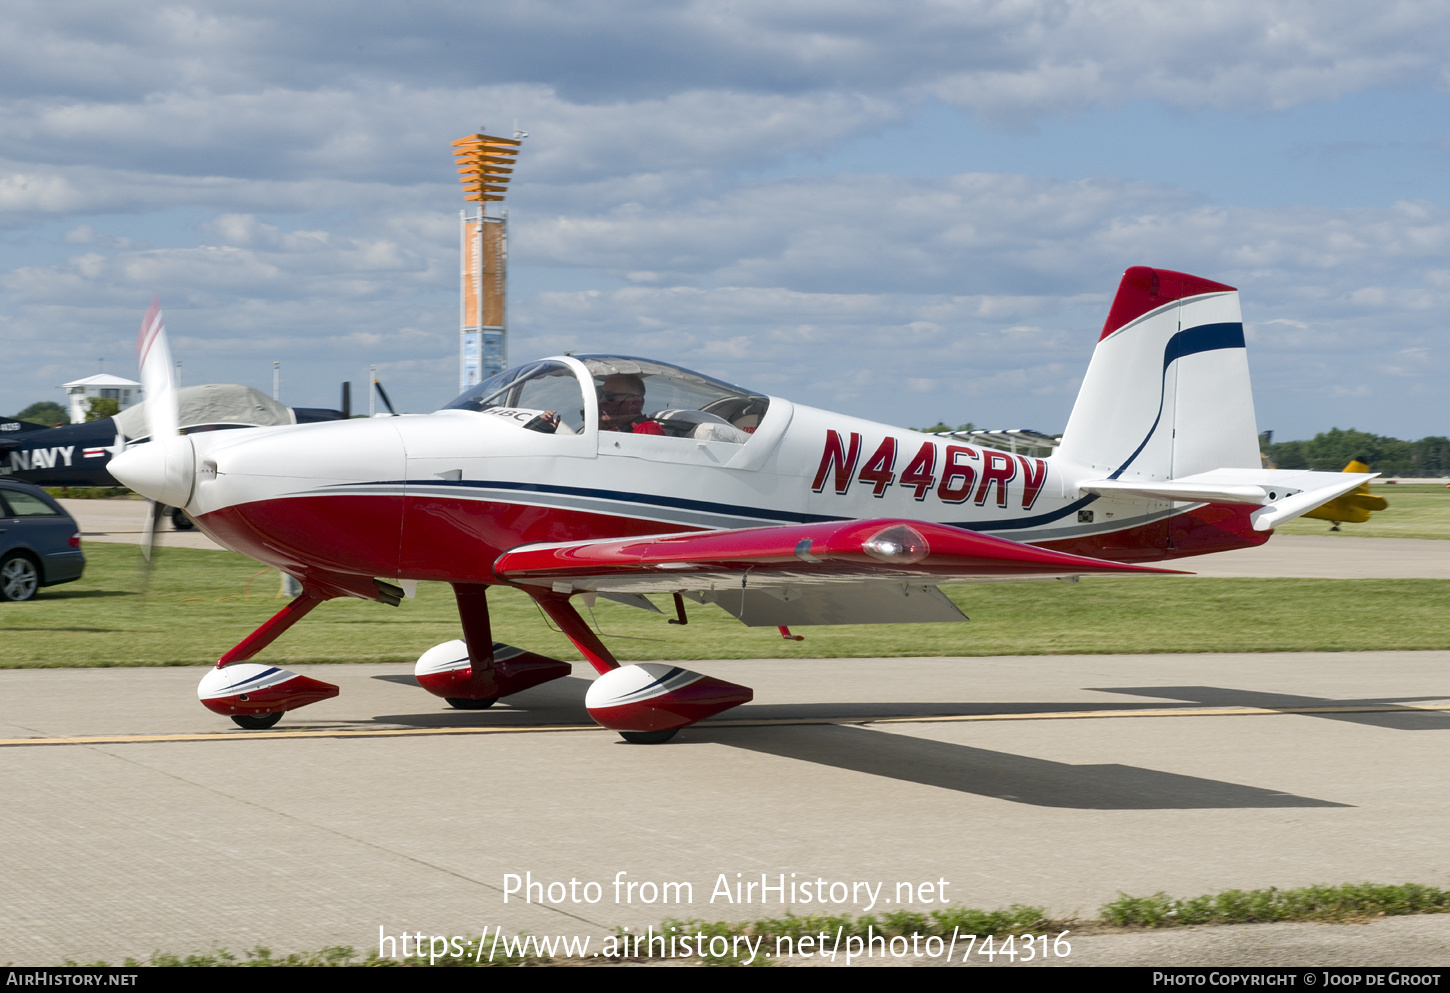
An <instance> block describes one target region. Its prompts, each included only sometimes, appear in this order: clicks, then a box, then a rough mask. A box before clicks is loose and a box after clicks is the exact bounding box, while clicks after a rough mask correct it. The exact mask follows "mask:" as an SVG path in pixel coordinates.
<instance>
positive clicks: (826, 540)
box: [494, 518, 1176, 626]
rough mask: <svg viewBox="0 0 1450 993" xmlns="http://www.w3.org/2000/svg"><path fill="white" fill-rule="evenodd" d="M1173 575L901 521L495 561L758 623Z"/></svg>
mask: <svg viewBox="0 0 1450 993" xmlns="http://www.w3.org/2000/svg"><path fill="white" fill-rule="evenodd" d="M1175 571H1176V570H1171V569H1154V568H1150V567H1144V566H1133V565H1125V564H1123V563H1118V562H1107V561H1103V560H1100V559H1091V558H1085V557H1083V556H1079V555H1071V554H1068V553H1065V552H1056V551H1052V550H1050V549H1045V548H1037V547H1035V546H1032V545H1025V544H1022V543H1021V542H1016V541H1009V540H1007V539H1005V538H997V537H993V536H990V535H983V534H976V533H974V532H971V531H963V530H961V529H959V528H953V527H947V526H945V525H941V524H929V523H926V522H924V521H909V520H899V519H892V518H886V519H878V520H856V521H832V522H826V523H820V524H797V525H789V526H784V527H763V528H743V529H737V530H727V531H694V532H690V533H687V534H671V535H651V536H647V537H640V538H620V539H611V540H604V541H585V542H561V543H557V544H537V545H525V546H522V547H520V548H516V549H513V550H512V551H508V552H505V553H504V554H503V555H501V556H499V558H498V559H497V561H495V563H494V572H495V574H497V575H498V577H499V578H500V579H503V580H506V581H508V582H512V583H519V584H523V585H527V586H546V587H549V588H551V589H553V590H554V591H556V592H559V593H575V592H586V593H604V594H639V593H682V594H685V595H686V596H689V597H691V599H694V600H696V601H697V602H700V603H716V604H718V605H719V606H721V607H722V608H724V609H725V610H727V611H728V612H730V613H732V614H734V615H735V616H737V617H739V618H740V619H741V620H742V621H744V622H745V623H746V624H749V625H752V626H767V625H779V624H785V625H790V624H879V623H904V622H910V621H960V620H965V619H966V618H965V617H964V616H963V615H962V614H961V612H960V611H959V610H957V608H956V606H955V605H954V604H952V602H951V601H950V600H948V599H947V598H946V596H945V595H944V594H942V592H941V591H940V590H938V589H937V588H936V584H938V583H962V582H991V581H1000V580H1012V579H1044V578H1052V577H1065V576H1081V575H1089V574H1124V573H1171V572H1175Z"/></svg>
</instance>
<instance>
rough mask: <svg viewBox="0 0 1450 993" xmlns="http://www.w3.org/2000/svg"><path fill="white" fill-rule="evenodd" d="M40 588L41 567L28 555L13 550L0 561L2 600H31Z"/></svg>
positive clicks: (0, 595) (0, 594) (0, 592)
mask: <svg viewBox="0 0 1450 993" xmlns="http://www.w3.org/2000/svg"><path fill="white" fill-rule="evenodd" d="M39 589H40V568H39V567H38V566H37V565H36V564H35V562H34V561H32V560H31V558H30V557H29V556H27V555H22V554H21V553H19V552H12V553H11V554H9V555H7V556H5V559H4V561H0V600H11V601H15V602H19V601H21V600H30V599H33V598H34V597H35V593H36V591H37V590H39Z"/></svg>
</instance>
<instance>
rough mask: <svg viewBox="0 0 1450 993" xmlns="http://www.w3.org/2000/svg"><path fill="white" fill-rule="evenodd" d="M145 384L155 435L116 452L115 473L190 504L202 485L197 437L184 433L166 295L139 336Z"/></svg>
mask: <svg viewBox="0 0 1450 993" xmlns="http://www.w3.org/2000/svg"><path fill="white" fill-rule="evenodd" d="M136 351H137V353H138V357H139V359H140V365H141V384H142V387H143V388H144V389H145V391H146V422H147V428H148V430H149V431H150V433H151V441H150V442H149V443H148V444H145V445H128V446H127V449H126V450H125V451H123V452H119V453H117V454H116V455H114V456H112V458H111V461H110V464H109V465H108V466H107V468H108V469H109V470H110V472H111V475H112V476H115V477H116V479H117V480H118V481H119V482H120V483H121V485H122V486H129V487H130V488H131V489H133V490H135V491H136V492H137V493H140V494H141V495H142V496H144V497H146V498H147V499H149V500H157V501H159V502H161V503H163V504H166V505H168V506H172V507H183V508H184V507H185V506H186V505H187V503H188V502H190V500H191V491H192V489H193V487H194V486H195V485H196V463H195V452H194V450H193V448H192V443H191V439H190V438H188V437H186V436H185V435H183V434H182V433H181V427H180V423H181V415H180V412H179V410H178V406H177V395H176V367H175V366H174V365H172V363H171V347H170V345H168V344H167V342H166V327H165V325H164V323H163V322H162V320H161V299H160V297H157V298H156V299H154V300H152V301H151V307H150V309H148V310H147V311H146V317H145V318H144V319H143V320H142V321H141V333H140V334H139V335H137V337H136Z"/></svg>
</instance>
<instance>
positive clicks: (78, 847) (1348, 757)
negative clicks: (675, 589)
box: [0, 501, 1450, 965]
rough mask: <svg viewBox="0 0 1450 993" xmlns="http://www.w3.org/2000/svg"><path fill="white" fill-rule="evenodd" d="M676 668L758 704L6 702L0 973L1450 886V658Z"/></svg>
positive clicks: (324, 673)
mask: <svg viewBox="0 0 1450 993" xmlns="http://www.w3.org/2000/svg"><path fill="white" fill-rule="evenodd" d="M75 504H81V505H83V506H81V507H79V508H77V507H75V506H74V505H75ZM86 504H89V505H90V506H88V507H87V506H84V505H86ZM68 507H71V508H72V512H73V513H77V511H79V513H77V516H78V518H79V520H80V522H81V527H82V530H83V531H87V532H104V533H103V534H97V533H88V534H87V539H88V540H107V539H110V540H136V537H137V536H138V534H139V525H140V520H141V515H142V514H144V507H145V505H144V504H131V505H127V504H125V503H124V502H122V501H113V502H104V503H102V502H96V501H73V502H70V503H68ZM108 514H109V515H110V516H109V517H107V516H106V515H108ZM128 515H129V516H128ZM133 518H134V520H132V519H133ZM164 539H165V540H176V539H181V540H182V541H183V542H184V543H188V544H191V543H195V545H194V547H206V546H207V545H209V544H210V543H209V541H208V540H207V539H206V538H205V537H204V536H200V535H194V534H193V535H174V534H171V533H167V534H166V535H165V536H164ZM203 542H204V543H206V544H205V545H203V544H200V543H203ZM1348 552H1352V553H1351V554H1347V553H1348ZM1185 564H1187V565H1188V567H1189V568H1193V569H1195V570H1196V571H1198V572H1199V573H1200V574H1202V575H1251V576H1264V575H1303V576H1324V577H1345V578H1351V577H1358V576H1377V577H1387V578H1395V577H1400V576H1410V577H1431V578H1450V545H1447V544H1445V543H1441V542H1428V541H1426V542H1416V541H1408V540H1374V539H1342V538H1338V537H1333V538H1331V537H1322V538H1321V537H1312V536H1281V537H1276V538H1275V539H1274V540H1273V541H1271V542H1270V543H1269V544H1268V545H1266V546H1264V547H1262V548H1258V549H1251V550H1247V551H1244V552H1237V553H1229V554H1225V555H1220V556H1213V557H1205V558H1201V559H1191V560H1186V563H1185ZM1386 623H1393V619H1392V618H1387V619H1386ZM691 667H692V668H696V669H698V670H699V671H702V672H706V673H709V674H711V675H716V676H721V677H723V678H725V679H730V680H733V681H735V682H740V683H744V684H746V685H749V686H752V687H753V688H754V689H755V702H754V703H752V704H749V705H747V706H744V707H741V708H738V709H736V710H734V711H731V712H729V713H728V714H726V715H723V718H724V719H722V720H716V721H712V722H709V723H707V724H705V725H701V726H699V727H696V728H692V729H688V730H686V731H685V732H682V733H681V735H680V736H679V737H678V738H677V739H676V740H675V741H674V742H671V743H669V744H667V745H660V746H632V745H627V744H624V743H623V742H621V741H620V740H619V739H618V738H617V737H616V736H615V735H613V734H612V733H610V732H607V731H603V730H601V729H598V728H595V727H593V725H592V722H590V721H589V719H588V715H587V713H586V712H585V711H584V708H583V697H584V690H585V688H586V685H587V677H588V670H587V668H586V667H584V666H582V665H579V666H576V668H575V675H574V676H572V677H570V678H567V679H563V680H559V681H557V682H554V683H550V684H547V685H545V686H542V687H538V688H536V689H534V690H530V691H528V692H526V693H523V694H520V695H518V696H517V697H514V698H511V699H510V700H508V701H505V702H504V703H501V704H499V705H498V706H496V707H495V708H493V709H491V710H487V711H481V712H461V711H453V710H450V709H448V708H447V707H446V706H445V705H444V704H443V702H442V701H440V700H437V699H435V698H433V697H431V696H429V695H428V694H426V693H424V692H423V691H422V690H421V689H419V688H418V687H417V686H416V685H414V684H413V681H412V678H411V675H410V667H408V666H385V665H377V666H344V665H338V666H318V667H312V668H309V669H308V670H307V671H308V672H309V674H312V675H315V676H318V677H320V678H323V679H326V680H328V681H330V682H335V683H337V684H339V685H340V686H341V687H342V694H341V696H339V697H338V698H336V699H334V700H329V701H324V702H323V703H320V704H317V705H314V706H312V707H308V708H306V709H304V710H302V711H298V712H295V713H294V714H292V715H289V716H288V717H287V718H286V719H284V721H283V722H282V723H281V724H280V725H278V726H277V728H275V729H274V730H273V731H271V732H267V733H260V734H259V733H249V732H243V731H240V730H239V729H236V728H233V727H232V726H231V725H230V723H229V722H227V721H225V720H224V719H222V718H218V717H216V716H214V715H212V714H210V713H209V712H207V711H206V710H204V709H203V708H202V707H201V706H200V705H199V704H198V703H197V701H196V697H195V686H196V683H197V681H198V680H199V679H200V677H201V670H197V669H91V670H26V671H14V670H11V671H0V741H3V744H0V796H3V797H4V799H5V802H4V803H3V804H0V830H3V837H4V839H5V843H4V844H3V845H0V962H14V963H23V964H53V963H58V962H60V961H62V960H64V959H66V958H72V959H75V960H79V961H90V960H95V959H106V960H109V961H112V962H117V961H119V960H121V959H122V958H124V957H126V956H136V957H142V958H144V957H145V956H147V955H149V954H150V953H152V952H153V951H156V950H162V951H168V952H174V953H182V954H185V953H190V952H196V951H206V950H209V949H213V948H218V947H224V948H228V949H230V950H232V951H233V952H242V951H245V950H246V949H249V948H253V947H255V946H258V945H264V946H267V947H269V948H271V949H272V950H273V951H274V952H279V953H280V952H288V951H297V950H315V949H319V948H322V947H324V946H327V945H336V944H346V945H352V946H354V947H356V948H359V949H362V950H364V951H371V950H376V949H377V947H378V940H379V936H380V933H381V935H382V936H384V937H392V938H394V939H396V938H398V936H400V935H401V934H403V933H404V932H407V933H409V934H422V935H425V936H431V935H445V936H453V935H459V936H462V937H464V938H476V937H477V935H478V934H479V933H480V932H481V931H482V930H483V929H485V928H487V929H489V930H490V932H494V929H497V928H501V929H502V934H503V935H505V936H514V935H516V934H518V933H520V932H523V933H527V934H532V935H537V936H542V937H551V936H560V935H562V936H568V937H578V938H581V939H582V938H585V937H587V938H589V939H590V940H591V941H592V942H593V944H592V946H591V947H592V949H599V948H600V947H601V945H600V942H601V941H602V939H603V938H604V936H605V935H607V934H608V933H610V932H611V931H613V930H614V929H615V928H616V927H624V926H627V927H630V928H632V929H634V932H633V933H638V930H639V929H641V928H648V927H649V926H650V925H658V924H659V923H660V922H661V921H664V920H665V919H667V918H675V919H687V918H703V919H709V920H718V919H746V918H759V917H775V916H780V915H781V914H782V913H784V912H787V911H791V912H794V913H797V914H810V913H817V912H820V911H821V910H822V909H824V910H826V911H828V912H831V913H842V912H844V913H853V914H861V913H866V912H873V913H880V912H883V911H891V910H894V909H898V908H900V907H901V906H902V905H903V904H905V905H906V906H909V907H911V908H913V909H917V910H930V909H932V908H934V907H940V906H941V905H942V903H943V902H945V903H950V904H958V905H967V906H975V907H983V908H995V907H999V906H1005V905H1008V904H1012V903H1027V904H1036V905H1040V906H1043V907H1045V908H1047V910H1048V911H1049V912H1050V913H1052V914H1054V915H1057V916H1062V917H1070V916H1086V917H1092V916H1095V915H1096V912H1097V908H1098V907H1099V906H1101V904H1103V903H1104V902H1105V901H1108V900H1111V899H1113V898H1114V897H1116V896H1117V895H1118V894H1119V893H1120V892H1126V893H1129V894H1134V895H1148V894H1152V893H1155V892H1159V891H1165V892H1167V893H1170V894H1172V895H1176V896H1192V895H1199V894H1203V893H1211V892H1217V891H1222V890H1225V889H1229V888H1244V889H1249V888H1259V887H1266V886H1279V887H1293V886H1305V885H1313V884H1321V883H1343V882H1358V881H1365V880H1370V881H1376V882H1387V883H1400V882H1417V883H1423V884H1427V885H1434V886H1446V885H1447V884H1450V854H1447V852H1450V850H1447V849H1446V847H1445V845H1444V824H1445V823H1446V822H1447V819H1450V790H1447V789H1446V785H1447V774H1446V766H1445V762H1444V757H1443V754H1444V743H1445V741H1446V740H1447V738H1446V736H1447V735H1450V652H1361V653H1344V654H1293V653H1280V654H1261V655H1166V656H1163V655H1160V656H1145V655H1124V656H1101V655H1099V656H1057V657H1028V658H976V659H951V658H933V659H886V660H873V659H839V660H812V661H770V660H765V661H723V662H700V663H691ZM528 882H535V883H539V884H541V886H540V888H539V889H538V890H537V891H535V894H534V899H533V900H532V901H529V900H527V899H524V898H522V897H521V896H520V895H519V894H513V893H507V892H506V891H507V890H508V889H509V888H510V887H511V886H515V885H522V886H526V885H527V883H528ZM762 882H764V883H766V884H768V885H769V886H771V887H776V886H784V887H785V889H784V890H783V891H782V890H775V889H772V890H769V891H765V892H764V893H762V890H761V886H760V884H761V883H762ZM750 883H754V884H756V885H755V886H754V887H753V889H751V888H749V886H748V884H750ZM550 884H558V885H555V886H554V887H553V889H552V890H550V889H549V887H550ZM588 884H596V886H597V888H590V886H589V885H588ZM631 884H635V885H634V888H633V889H631V888H630V885H631ZM645 884H650V885H645ZM666 884H675V885H674V886H673V887H669V888H666ZM806 884H809V886H807V885H806ZM792 885H794V886H795V889H794V890H791V889H790V887H791V886H792ZM737 886H740V887H742V889H737ZM807 891H809V892H810V894H811V896H812V898H813V899H812V902H810V903H806V902H804V899H803V898H804V897H805V895H806V893H807ZM667 894H668V895H667ZM727 894H728V895H727ZM792 895H794V897H795V898H796V899H795V902H790V900H789V899H784V900H783V899H782V898H781V897H782V896H785V897H787V898H789V897H790V896H792ZM819 895H824V897H825V899H826V903H825V905H824V907H823V905H822V903H821V902H819V899H818V897H819ZM686 896H688V897H689V902H684V898H685V897H686ZM591 898H593V899H591ZM738 898H743V899H738ZM837 898H839V902H838V899H837ZM873 901H874V902H873ZM888 901H889V902H888ZM380 929H381V931H380ZM394 947H396V944H395V945H394ZM1073 949H1074V950H1073V952H1072V954H1071V956H1070V957H1069V958H1068V959H1067V960H1065V961H1059V962H1058V963H1057V964H1161V965H1170V964H1212V965H1231V964H1283V965H1288V964H1321V965H1328V964H1336V963H1339V964H1397V965H1413V964H1444V963H1446V962H1450V916H1445V917H1433V918H1416V919H1413V920H1409V921H1385V922H1380V923H1377V924H1375V925H1373V926H1372V927H1366V926H1358V925H1356V926H1351V927H1349V928H1345V927H1342V926H1341V927H1330V926H1326V925H1292V926H1285V927H1283V928H1279V929H1277V930H1276V929H1263V928H1249V929H1208V930H1202V931H1193V932H1176V933H1165V932H1155V933H1150V934H1138V935H1092V936H1086V937H1083V938H1081V939H1080V940H1075V941H1074V942H1073ZM797 961H798V962H800V961H802V960H799V959H798V960H797ZM814 961H819V960H814ZM814 961H813V962H802V964H814ZM904 961H905V963H906V964H936V963H935V962H933V961H923V960H911V959H907V960H904ZM838 964H839V962H838ZM877 964H880V963H879V961H878V962H877ZM999 964H1000V963H999Z"/></svg>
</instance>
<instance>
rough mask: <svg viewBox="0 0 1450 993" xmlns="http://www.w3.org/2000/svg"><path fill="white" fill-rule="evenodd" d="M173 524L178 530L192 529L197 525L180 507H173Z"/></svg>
mask: <svg viewBox="0 0 1450 993" xmlns="http://www.w3.org/2000/svg"><path fill="white" fill-rule="evenodd" d="M171 526H172V527H173V528H174V529H176V530H177V531H190V530H192V529H193V528H195V527H196V525H195V524H193V523H191V518H190V517H187V516H186V511H184V510H182V509H181V508H180V507H172V508H171Z"/></svg>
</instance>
